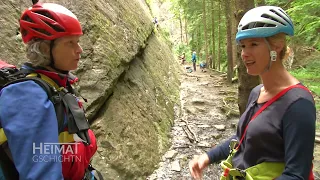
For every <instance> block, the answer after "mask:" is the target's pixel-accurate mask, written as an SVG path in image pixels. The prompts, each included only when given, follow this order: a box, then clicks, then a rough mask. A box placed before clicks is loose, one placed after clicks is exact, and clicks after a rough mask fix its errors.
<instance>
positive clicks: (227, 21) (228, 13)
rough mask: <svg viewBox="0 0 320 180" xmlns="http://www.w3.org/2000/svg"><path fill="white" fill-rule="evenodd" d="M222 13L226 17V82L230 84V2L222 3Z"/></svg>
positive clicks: (231, 63)
mask: <svg viewBox="0 0 320 180" xmlns="http://www.w3.org/2000/svg"><path fill="white" fill-rule="evenodd" d="M224 12H225V16H226V27H227V29H226V31H227V59H228V73H227V78H228V82H229V83H232V77H233V61H232V42H231V28H232V24H231V18H230V12H231V11H230V0H225V1H224Z"/></svg>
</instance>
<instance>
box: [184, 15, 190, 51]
mask: <svg viewBox="0 0 320 180" xmlns="http://www.w3.org/2000/svg"><path fill="white" fill-rule="evenodd" d="M184 17H186V16H184ZM184 31H185V33H186V44H187V46H188V45H189V40H188V25H187V18H185V19H184Z"/></svg>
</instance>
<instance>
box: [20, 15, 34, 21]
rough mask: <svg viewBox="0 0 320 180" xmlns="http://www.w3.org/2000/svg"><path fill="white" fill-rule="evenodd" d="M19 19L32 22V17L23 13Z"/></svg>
mask: <svg viewBox="0 0 320 180" xmlns="http://www.w3.org/2000/svg"><path fill="white" fill-rule="evenodd" d="M21 19H22V20H24V21H27V22H31V23H33V21H32V19H31V18H30V17H29V16H28V15H24V16H23V17H22V18H21Z"/></svg>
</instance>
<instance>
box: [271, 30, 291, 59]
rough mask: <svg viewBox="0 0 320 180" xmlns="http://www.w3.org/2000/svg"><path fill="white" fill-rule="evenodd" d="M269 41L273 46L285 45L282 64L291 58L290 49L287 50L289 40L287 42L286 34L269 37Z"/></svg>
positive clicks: (281, 52) (281, 57) (281, 56)
mask: <svg viewBox="0 0 320 180" xmlns="http://www.w3.org/2000/svg"><path fill="white" fill-rule="evenodd" d="M267 40H268V42H269V43H270V44H271V45H275V44H277V43H283V48H282V50H281V51H280V60H281V61H282V62H283V61H285V60H286V59H287V58H288V57H289V53H290V48H289V49H288V48H287V40H286V34H285V33H279V34H276V35H273V36H271V37H267Z"/></svg>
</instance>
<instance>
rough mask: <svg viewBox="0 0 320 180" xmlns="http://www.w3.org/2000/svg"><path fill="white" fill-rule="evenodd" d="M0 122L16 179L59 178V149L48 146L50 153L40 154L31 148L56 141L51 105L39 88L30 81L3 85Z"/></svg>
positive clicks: (54, 117) (53, 111) (54, 116)
mask: <svg viewBox="0 0 320 180" xmlns="http://www.w3.org/2000/svg"><path fill="white" fill-rule="evenodd" d="M0 122H1V125H2V127H3V129H4V132H5V134H6V136H7V139H8V144H9V148H10V151H11V153H12V157H13V161H14V164H15V166H16V168H17V170H18V172H19V177H20V179H63V176H62V164H61V162H59V161H58V160H57V158H59V156H60V153H59V152H53V153H52V151H50V150H49V152H50V154H48V155H44V151H43V152H42V153H41V152H40V151H39V150H37V149H35V148H34V147H36V148H39V147H40V143H58V131H57V129H58V123H57V118H56V113H55V109H54V106H53V104H52V102H51V101H50V100H49V99H48V96H47V93H46V92H45V91H44V90H43V88H41V87H40V86H39V85H38V84H36V83H35V82H34V81H25V82H20V83H16V84H12V85H9V86H8V87H6V88H4V89H3V90H2V91H1V92H0ZM26 125H27V126H26ZM34 149H35V151H34ZM43 150H44V149H43ZM40 157H46V158H47V159H43V160H41V159H39V158H40Z"/></svg>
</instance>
